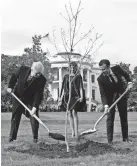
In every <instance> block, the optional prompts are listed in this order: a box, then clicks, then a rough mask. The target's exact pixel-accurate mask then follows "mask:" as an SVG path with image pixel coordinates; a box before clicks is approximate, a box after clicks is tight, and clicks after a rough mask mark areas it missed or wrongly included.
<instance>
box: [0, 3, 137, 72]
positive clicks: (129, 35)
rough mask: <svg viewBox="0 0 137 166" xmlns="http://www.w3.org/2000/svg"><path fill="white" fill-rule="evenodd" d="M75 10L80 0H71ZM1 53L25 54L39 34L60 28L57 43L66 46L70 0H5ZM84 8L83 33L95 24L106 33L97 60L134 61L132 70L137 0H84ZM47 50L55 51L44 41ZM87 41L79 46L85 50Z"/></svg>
mask: <svg viewBox="0 0 137 166" xmlns="http://www.w3.org/2000/svg"><path fill="white" fill-rule="evenodd" d="M71 2H72V6H73V9H74V10H75V9H76V7H77V4H78V0H73V1H72V0H71ZM0 3H1V4H0V8H1V15H2V20H1V53H4V54H7V55H22V54H23V50H24V48H26V47H30V46H31V45H32V36H34V35H35V34H37V35H39V34H41V35H44V34H46V33H49V34H52V33H53V30H54V29H56V38H57V44H59V45H60V47H61V45H62V41H61V39H60V29H61V28H64V29H65V30H67V28H68V25H67V22H66V21H65V19H64V18H63V17H62V16H61V14H60V13H62V14H63V15H64V16H65V14H66V13H65V4H66V5H68V4H69V1H68V0H50V1H46V0H2V1H1V2H0ZM81 7H82V8H83V10H82V11H81V13H80V16H79V23H82V26H81V29H80V31H81V32H87V31H88V29H89V28H90V27H91V25H93V26H94V32H97V33H99V34H102V35H103V36H102V38H101V39H100V41H101V42H103V46H102V47H101V48H100V49H99V51H98V52H97V54H96V55H95V57H94V60H95V61H97V62H98V61H100V60H101V59H102V58H103V59H104V58H107V59H109V60H110V62H111V63H119V62H124V63H130V64H131V70H133V68H134V67H135V66H137V55H136V54H137V1H136V0H82V4H81ZM42 47H43V49H45V51H46V49H49V51H50V52H51V53H52V54H54V53H56V52H55V50H54V49H52V45H51V43H50V42H49V41H47V40H46V39H45V40H44V39H43V40H42ZM83 48H84V47H83V44H82V45H79V46H78V47H77V49H76V50H77V51H79V52H80V53H82V50H83Z"/></svg>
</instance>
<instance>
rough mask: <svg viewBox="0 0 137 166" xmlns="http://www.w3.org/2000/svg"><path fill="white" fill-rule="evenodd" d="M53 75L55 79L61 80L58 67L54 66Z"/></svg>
mask: <svg viewBox="0 0 137 166" xmlns="http://www.w3.org/2000/svg"><path fill="white" fill-rule="evenodd" d="M52 76H53V80H54V81H58V80H59V69H58V68H52Z"/></svg>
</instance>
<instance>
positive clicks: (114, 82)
mask: <svg viewBox="0 0 137 166" xmlns="http://www.w3.org/2000/svg"><path fill="white" fill-rule="evenodd" d="M109 78H110V79H111V82H112V83H113V84H116V81H115V80H114V78H113V76H112V75H111V74H110V75H109Z"/></svg>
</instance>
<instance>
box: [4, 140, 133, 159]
mask: <svg viewBox="0 0 137 166" xmlns="http://www.w3.org/2000/svg"><path fill="white" fill-rule="evenodd" d="M6 151H8V152H11V151H16V152H18V153H26V154H29V155H36V156H39V157H44V158H76V157H80V156H98V155H104V154H105V153H116V154H127V153H130V152H131V149H130V148H126V149H118V148H114V147H112V146H109V145H108V144H104V143H98V142H94V141H86V142H85V143H80V142H77V143H76V145H75V146H74V145H73V146H72V145H70V152H68V153H67V152H66V145H65V144H59V143H58V144H46V143H45V142H40V143H38V144H24V143H23V144H21V145H18V146H12V147H8V148H7V149H6Z"/></svg>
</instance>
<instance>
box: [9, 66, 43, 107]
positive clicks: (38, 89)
mask: <svg viewBox="0 0 137 166" xmlns="http://www.w3.org/2000/svg"><path fill="white" fill-rule="evenodd" d="M30 72H31V68H29V67H27V66H21V67H20V68H19V69H18V70H17V71H16V72H15V73H14V74H13V75H12V76H11V79H10V81H9V86H8V87H9V88H12V89H14V93H15V94H16V95H17V96H18V97H19V98H20V99H21V100H22V101H23V102H24V103H25V104H27V105H31V106H34V107H36V108H38V107H39V104H40V103H41V101H42V99H43V91H44V86H45V84H46V78H45V77H44V76H43V75H42V74H39V75H38V76H36V77H34V79H32V80H31V82H30V83H29V84H28V85H27V86H26V82H27V78H28V76H29V74H30ZM19 105H20V104H19V102H18V101H17V100H16V99H13V107H14V109H16V108H17V107H18V106H19Z"/></svg>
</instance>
